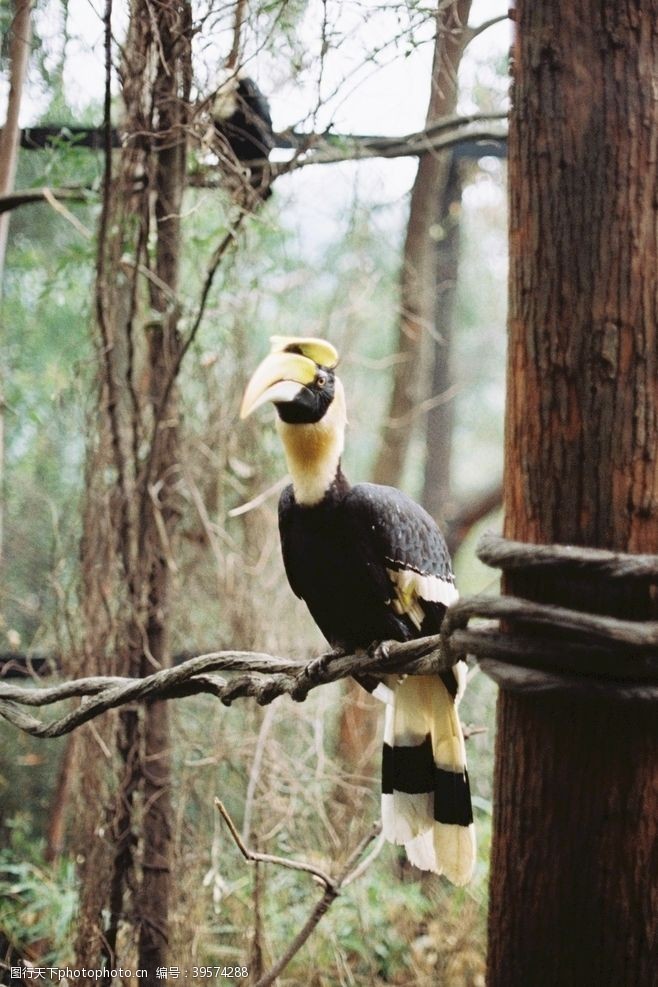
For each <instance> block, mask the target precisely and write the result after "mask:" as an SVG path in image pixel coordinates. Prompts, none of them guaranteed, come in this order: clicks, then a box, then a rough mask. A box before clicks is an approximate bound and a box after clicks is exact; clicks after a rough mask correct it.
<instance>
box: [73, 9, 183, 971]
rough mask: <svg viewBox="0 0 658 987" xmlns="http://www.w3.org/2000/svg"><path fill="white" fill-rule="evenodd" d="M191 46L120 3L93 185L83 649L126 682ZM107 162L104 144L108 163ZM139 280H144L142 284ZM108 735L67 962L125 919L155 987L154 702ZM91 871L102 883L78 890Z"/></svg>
mask: <svg viewBox="0 0 658 987" xmlns="http://www.w3.org/2000/svg"><path fill="white" fill-rule="evenodd" d="M190 40H191V15H190V8H189V5H188V3H187V2H186V0H163V2H162V3H160V4H158V5H157V7H154V8H152V7H151V5H150V4H148V3H144V2H143V0H133V3H132V7H131V21H130V27H129V32H128V38H127V41H126V44H125V46H124V52H123V63H122V66H121V78H122V91H123V98H124V103H125V108H126V110H125V113H126V129H127V131H128V132H129V133H130V135H131V136H130V138H129V139H128V140H127V141H126V143H125V145H124V147H123V148H122V151H121V154H120V156H119V159H118V165H117V168H116V176H115V177H114V178H112V180H111V182H110V183H109V186H108V187H107V188H106V191H105V196H104V202H105V205H104V212H103V217H102V219H101V229H100V243H99V260H98V277H97V321H98V329H99V361H100V366H101V385H100V399H101V400H100V406H101V407H100V414H99V419H98V423H97V429H98V432H97V438H96V442H95V446H94V448H93V449H92V450H91V451H90V456H89V463H90V468H89V473H90V481H91V482H90V486H89V491H88V495H87V508H86V511H85V531H84V541H83V571H84V594H83V601H84V607H85V615H86V641H85V645H86V647H85V651H86V654H87V655H88V656H90V655H92V654H93V655H96V656H98V655H103V654H104V653H105V654H108V653H110V654H113V655H121V656H122V658H121V661H120V662H119V663H118V664H119V666H120V667H117V666H116V664H115V666H114V667H115V670H116V671H118V672H119V673H121V674H124V675H125V674H127V675H130V676H134V677H139V676H143V675H145V674H147V673H148V672H151V671H153V670H154V669H156V668H159V667H166V666H167V665H169V664H170V647H169V634H168V623H169V610H168V605H169V594H170V579H171V571H172V564H171V540H172V538H173V536H174V532H175V528H176V523H177V520H178V517H179V516H180V511H179V508H178V505H177V504H176V496H177V493H176V477H177V467H178V431H179V426H178V412H177V407H176V377H177V373H178V370H179V369H180V363H181V359H182V353H183V345H182V340H181V337H180V334H179V331H178V315H179V311H178V304H177V301H176V292H177V288H178V278H179V263H180V248H181V244H180V215H181V200H182V195H183V191H184V187H185V150H186V135H187V123H188V120H187V114H188V105H189V93H190V84H191V62H190ZM108 133H109V131H108ZM110 152H111V142H110V141H108V150H107V154H108V161H109V154H110ZM127 261H128V263H127ZM146 268H148V269H149V270H150V272H151V276H150V277H149V278H148V279H147V278H144V277H143V276H142V273H141V272H142V271H144V270H145V269H146ZM154 313H155V315H154ZM108 465H109V466H110V467H111V469H108ZM108 477H110V481H109V483H108ZM96 660H97V659H96ZM109 739H110V741H111V748H113V749H114V750H116V752H117V754H118V759H117V760H118V763H119V765H120V767H119V780H118V784H117V785H116V790H115V792H114V795H113V797H112V799H109V800H106V805H107V808H106V809H105V810H104V811H105V813H106V817H107V819H106V823H105V825H104V826H103V831H104V834H105V836H106V846H105V847H104V848H103V846H100V847H99V845H98V844H99V841H98V839H97V838H96V839H90V840H89V845H88V847H87V848H85V854H84V856H85V857H86V858H88V860H87V859H86V860H85V864H84V873H85V875H86V876H85V880H84V882H83V893H82V900H83V907H82V915H83V922H82V923H81V930H82V931H81V933H80V934H79V936H78V955H79V959H80V960H81V961H84V963H85V965H86V966H87V967H90V968H95V967H98V966H99V965H101V964H105V965H106V966H110V967H116V966H117V965H122V963H121V961H122V958H121V957H120V956H119V955H118V949H119V939H118V933H119V929H120V926H121V924H122V923H125V922H126V921H131V922H132V924H133V926H134V928H135V933H136V938H137V944H138V957H137V962H138V967H139V968H140V969H143V970H146V971H147V976H146V978H144V977H143V978H142V982H145V983H147V984H156V983H158V982H159V980H158V978H157V976H156V970H157V968H158V967H164V966H166V965H167V938H168V908H169V895H170V843H171V825H170V816H171V805H170V750H171V741H170V737H169V724H168V714H167V707H166V704H164V703H162V702H156V701H154V702H151V703H149V704H147V705H146V706H145V708H144V709H143V710H137V709H133V708H126V709H125V710H122V712H121V714H120V716H119V718H118V727H117V729H116V733H114V734H112V735H111V737H110V738H109ZM108 746H109V745H108ZM87 749H88V748H87ZM97 772H98V769H96V773H97ZM88 773H89V774H90V775H93V774H94V767H93V765H92V766H90V767H89V769H88ZM89 782H90V784H93V782H92V779H91V778H89ZM88 830H89V827H87V832H88ZM99 858H101V859H99ZM95 866H98V867H99V872H100V875H101V879H100V880H99V881H97V882H96V885H97V887H96V888H94V889H91V890H90V883H91V881H92V880H93V873H94V869H95ZM103 912H104V913H105V914H106V915H107V916H108V922H107V924H106V926H105V928H104V927H103V926H104V925H105V923H104V920H103V918H102V914H103ZM123 962H124V964H125V958H124V960H123Z"/></svg>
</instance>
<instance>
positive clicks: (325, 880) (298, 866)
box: [215, 798, 336, 890]
mask: <svg viewBox="0 0 658 987" xmlns="http://www.w3.org/2000/svg"><path fill="white" fill-rule="evenodd" d="M215 805H216V806H217V809H218V810H219V813H220V815H221V817H222V819H223V820H224V822H225V823H226V825H227V826H228V829H229V832H230V834H231V836H232V837H233V839H234V840H235V845H236V846H237V848H238V849H239V851H240V853H241V854H242V856H243V857H244V859H245V860H248V861H250V862H251V863H255V862H256V861H260V863H263V864H277V865H278V866H279V867H287V868H288V869H289V870H301V871H304V872H305V873H306V874H312V875H313V877H316V878H317V879H318V880H319V881H321V882H322V884H324V886H325V888H331V889H333V890H335V887H336V885H335V882H334V880H333V878H331V877H330V876H329V874H327V872H326V871H323V870H321V869H320V868H319V867H316V866H315V864H309V863H308V862H307V861H306V860H290V859H289V858H288V857H276V856H275V855H274V854H272V853H257V852H256V850H250V849H249V847H248V846H246V845H245V843H244V841H243V839H242V837H241V836H240V833H239V832H238V828H237V826H236V825H235V823H234V822H233V820H232V819H231V816H230V815H229V812H228V809H227V808H226V806H225V805H224V803H223V802H222V801H221V799H218V798H216V799H215Z"/></svg>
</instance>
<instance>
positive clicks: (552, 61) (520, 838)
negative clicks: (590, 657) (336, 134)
mask: <svg viewBox="0 0 658 987" xmlns="http://www.w3.org/2000/svg"><path fill="white" fill-rule="evenodd" d="M516 22H517V37H516V41H515V46H514V63H513V71H514V90H513V110H512V118H511V126H510V138H509V165H510V234H511V241H510V250H511V257H510V279H511V280H510V316H509V364H508V407H507V422H506V429H507V431H506V475H505V511H506V525H505V530H506V534H507V535H508V536H509V537H510V538H514V539H519V540H524V541H528V542H536V543H542V542H562V543H575V544H582V545H590V546H600V547H604V548H609V549H617V550H625V551H631V552H651V553H655V552H657V551H658V471H657V462H656V456H657V452H658V442H657V439H658V434H657V432H658V429H657V419H658V408H657V393H656V320H657V316H658V305H657V296H656V276H655V269H656V257H657V254H658V223H657V218H658V217H657V209H658V202H657V200H656V194H655V190H656V187H657V182H658V173H657V172H658V156H657V155H656V147H657V146H658V104H656V101H655V100H654V98H653V95H652V94H653V93H655V91H656V88H657V87H658V4H657V3H656V2H654V0H631V2H629V3H625V4H622V5H620V4H618V3H616V2H613V0H606V2H604V3H598V2H597V3H595V2H594V0H587V2H586V3H585V5H584V6H583V5H582V4H580V5H573V4H571V3H570V2H568V0H547V2H545V3H542V4H537V3H532V2H530V0H519V2H518V3H517V7H516ZM506 588H507V590H508V591H510V592H512V593H516V594H519V595H523V596H527V597H529V598H533V599H540V600H542V601H545V602H556V603H565V604H566V605H568V606H571V607H575V608H581V609H584V610H590V611H599V612H605V613H608V614H613V615H619V614H623V615H625V616H626V617H632V618H637V619H642V618H644V619H646V618H648V617H652V618H653V619H655V618H656V616H657V615H658V614H657V610H656V601H655V598H652V595H651V592H650V590H649V588H648V587H647V586H646V585H639V586H638V585H636V586H634V587H633V588H632V589H626V590H624V591H622V590H620V588H619V587H615V588H611V587H610V585H609V583H606V582H605V581H603V580H600V581H599V580H594V579H592V578H589V579H587V580H585V579H580V580H577V581H576V580H573V579H566V578H564V577H562V578H561V579H560V580H558V579H557V578H555V577H553V578H549V577H546V576H544V577H542V578H533V579H532V580H530V579H529V578H528V576H527V574H526V575H525V576H524V577H520V576H518V575H516V576H514V577H513V578H512V577H510V578H508V579H507V581H506ZM657 763H658V721H657V719H656V715H655V710H653V711H651V712H650V711H649V710H648V709H646V708H644V707H641V706H637V705H633V704H631V705H628V704H625V705H624V704H619V703H618V702H617V701H615V700H614V698H612V697H611V698H610V699H609V700H602V699H598V698H597V699H593V698H592V699H588V700H583V701H577V700H576V699H575V698H571V697H569V696H568V695H565V694H558V695H554V696H552V697H550V698H549V697H537V696H532V695H525V696H520V695H518V694H516V693H511V692H509V693H505V692H503V693H502V694H501V696H500V699H499V707H498V740H497V751H496V771H495V812H494V837H493V853H492V872H491V909H490V927H489V959H488V965H489V974H488V984H489V985H490V987H502V985H504V987H517V985H518V987H520V985H524V987H527V985H528V984H532V985H533V987H543V985H549V984H550V985H551V987H553V985H555V984H560V985H561V987H570V985H576V984H578V985H582V984H597V987H606V985H610V987H612V985H615V987H618V985H620V984H634V985H638V987H649V985H650V984H653V983H655V952H654V953H653V958H652V955H651V951H652V946H651V943H652V936H655V901H656V875H657V874H658V869H657V868H656V858H655V846H656V835H657V833H656V820H657V819H658V811H657V809H658V792H657V787H656V764H657ZM652 902H653V908H652ZM652 912H653V918H652ZM652 921H653V923H654V925H653V928H652V924H651V923H652ZM653 948H654V950H655V939H654V940H653Z"/></svg>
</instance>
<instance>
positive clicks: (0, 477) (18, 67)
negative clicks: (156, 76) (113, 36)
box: [0, 0, 32, 571]
mask: <svg viewBox="0 0 658 987" xmlns="http://www.w3.org/2000/svg"><path fill="white" fill-rule="evenodd" d="M31 13H32V0H15V3H14V18H13V20H12V24H11V28H10V30H9V95H8V97H7V116H6V118H5V122H4V126H3V128H2V130H0V196H2V195H8V194H9V192H11V191H12V189H13V188H14V178H15V175H16V165H17V163H18V146H19V138H20V131H19V129H18V116H19V113H20V108H21V98H22V96H23V84H24V81H25V73H26V72H27V63H28V59H29V56H30V38H31V36H32V21H31ZM10 215H11V214H10V213H4V214H2V215H0V300H1V299H2V281H3V276H4V270H5V254H6V251H7V237H8V235H9V217H10ZM2 376H3V374H2V369H1V368H0V571H2V564H3V558H4V543H5V540H4V520H5V496H4V484H5V398H4V387H3V380H2Z"/></svg>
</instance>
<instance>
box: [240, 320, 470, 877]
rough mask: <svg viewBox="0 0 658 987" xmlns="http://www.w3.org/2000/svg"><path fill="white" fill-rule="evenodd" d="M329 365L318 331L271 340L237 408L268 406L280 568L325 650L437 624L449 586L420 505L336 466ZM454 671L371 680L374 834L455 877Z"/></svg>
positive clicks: (463, 782)
mask: <svg viewBox="0 0 658 987" xmlns="http://www.w3.org/2000/svg"><path fill="white" fill-rule="evenodd" d="M337 363H338V354H337V352H336V350H335V349H334V347H333V346H332V345H331V343H328V342H326V341H325V340H322V339H314V338H295V337H283V336H273V337H272V350H271V352H270V354H269V356H267V357H266V358H265V359H264V360H263V362H262V363H261V364H260V366H259V367H258V368H257V369H256V371H255V373H254V374H253V376H252V378H251V380H250V381H249V383H248V385H247V388H246V390H245V393H244V397H243V400H242V408H241V417H242V418H246V417H247V415H250V414H251V413H252V412H253V411H255V410H256V409H257V408H259V407H261V405H263V404H265V403H266V402H273V403H274V406H275V408H276V411H277V429H278V432H279V435H280V437H281V440H282V442H283V447H284V451H285V456H286V460H287V463H288V469H289V471H290V474H291V477H292V484H291V485H290V486H288V487H286V489H285V490H284V491H283V493H282V494H281V499H280V501H279V529H280V534H281V547H282V552H283V561H284V565H285V569H286V574H287V576H288V580H289V582H290V586H291V587H292V589H293V591H294V592H295V593H296V594H297V596H299V597H301V598H302V599H303V600H304V601H305V602H306V604H307V606H308V609H309V610H310V612H311V615H312V616H313V618H314V620H315V622H316V623H317V625H318V626H319V628H320V630H321V631H322V633H323V634H324V635H325V637H326V638H327V640H328V641H329V643H330V644H331V645H332V647H335V648H342V649H344V650H346V651H348V652H355V651H357V650H359V649H364V648H368V647H369V646H370V645H372V644H373V643H374V642H380V641H384V640H398V641H406V640H410V639H412V638H417V637H422V636H424V635H427V634H435V633H437V632H438V631H439V629H440V626H441V621H442V619H443V615H444V613H445V610H446V607H448V606H449V605H450V603H452V602H453V601H454V600H455V599H456V598H457V590H456V589H455V584H454V576H453V573H452V567H451V564H450V557H449V554H448V550H447V548H446V544H445V542H444V540H443V536H442V535H441V532H440V531H439V529H438V527H437V525H436V524H435V523H434V521H433V519H432V518H431V517H430V515H429V514H428V513H427V512H426V511H425V510H423V508H422V507H420V506H419V505H418V504H416V503H415V502H414V501H413V500H411V498H410V497H408V496H407V495H406V494H404V493H401V492H400V491H399V490H395V489H394V488H393V487H385V486H379V485H376V484H372V483H359V484H357V485H355V486H351V485H350V483H349V482H348V480H347V479H346V477H345V475H344V474H343V471H342V469H341V455H342V452H343V443H344V435H345V426H346V424H347V416H346V406H345V394H344V391H343V386H342V384H341V382H340V380H339V379H338V377H337V376H336V374H335V368H336V365H337ZM465 671H466V669H465V665H464V663H463V662H459V663H458V665H456V666H455V667H454V668H453V669H451V670H450V671H448V672H445V673H442V674H441V675H439V676H407V677H399V676H394V675H391V676H387V684H388V688H386V687H385V688H384V689H380V690H379V691H380V692H381V694H382V695H383V696H384V697H385V701H386V716H385V727H384V750H383V768H382V820H383V828H384V833H385V835H386V837H387V839H389V840H390V841H391V842H394V843H400V844H404V846H405V848H406V851H407V855H408V857H409V860H410V861H411V862H412V863H413V864H415V865H416V866H417V867H420V868H422V869H423V870H432V871H436V872H437V873H439V874H441V873H443V874H445V875H446V876H447V877H448V878H449V879H450V880H451V881H453V882H454V883H455V884H464V883H466V882H467V881H468V880H469V879H470V877H471V875H472V871H473V865H474V859H475V837H474V827H473V815H472V809H471V798H470V791H469V784H468V774H467V771H466V756H465V750H464V738H463V734H462V729H461V725H460V722H459V717H458V714H457V705H458V702H459V699H460V698H461V694H462V692H463V689H464V684H465V682H464V677H465Z"/></svg>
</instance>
